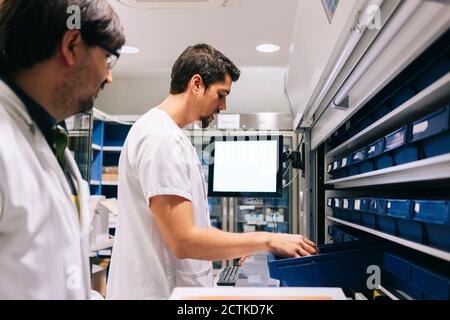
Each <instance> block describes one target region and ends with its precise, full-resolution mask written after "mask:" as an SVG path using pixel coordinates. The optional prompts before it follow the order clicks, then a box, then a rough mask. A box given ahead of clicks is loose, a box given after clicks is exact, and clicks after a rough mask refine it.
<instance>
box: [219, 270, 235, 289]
mask: <svg viewBox="0 0 450 320" xmlns="http://www.w3.org/2000/svg"><path fill="white" fill-rule="evenodd" d="M238 271H239V266H230V267H225V268H223V269H222V271H221V272H220V275H219V280H217V285H218V286H234V285H235V284H236V281H237V279H238V274H239V272H238Z"/></svg>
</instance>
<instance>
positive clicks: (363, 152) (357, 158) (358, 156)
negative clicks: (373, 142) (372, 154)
mask: <svg viewBox="0 0 450 320" xmlns="http://www.w3.org/2000/svg"><path fill="white" fill-rule="evenodd" d="M366 159H367V148H366V147H364V148H362V149H359V150H358V151H356V152H354V153H353V155H352V164H355V163H358V162H361V161H364V160H366Z"/></svg>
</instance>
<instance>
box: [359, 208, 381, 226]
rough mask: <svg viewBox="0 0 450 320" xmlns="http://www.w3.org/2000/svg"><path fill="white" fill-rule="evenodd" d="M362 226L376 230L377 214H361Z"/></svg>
mask: <svg viewBox="0 0 450 320" xmlns="http://www.w3.org/2000/svg"><path fill="white" fill-rule="evenodd" d="M360 216H361V222H362V225H363V226H365V227H369V228H372V229H375V227H376V225H377V221H376V217H375V214H374V213H372V212H360Z"/></svg>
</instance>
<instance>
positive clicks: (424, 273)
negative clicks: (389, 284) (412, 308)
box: [383, 252, 450, 300]
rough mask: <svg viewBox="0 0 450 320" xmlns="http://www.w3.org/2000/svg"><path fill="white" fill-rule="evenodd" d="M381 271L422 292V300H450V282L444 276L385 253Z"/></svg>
mask: <svg viewBox="0 0 450 320" xmlns="http://www.w3.org/2000/svg"><path fill="white" fill-rule="evenodd" d="M383 269H384V271H386V272H389V273H390V274H392V275H394V276H395V277H397V278H399V279H401V280H402V281H404V282H406V283H407V284H408V285H410V286H412V287H414V288H415V289H416V290H417V291H421V292H423V293H424V295H423V297H424V298H427V296H428V297H431V298H434V299H442V300H448V299H449V298H450V280H449V278H448V277H447V276H445V275H442V274H439V273H437V272H434V271H432V270H428V269H427V268H424V267H423V266H419V265H417V264H415V263H412V262H411V261H409V260H407V259H405V258H403V257H399V256H397V255H394V254H391V253H387V252H386V253H385V254H384V257H383Z"/></svg>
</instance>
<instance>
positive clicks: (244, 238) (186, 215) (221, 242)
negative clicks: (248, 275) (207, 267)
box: [149, 195, 317, 260]
mask: <svg viewBox="0 0 450 320" xmlns="http://www.w3.org/2000/svg"><path fill="white" fill-rule="evenodd" d="M149 207H150V209H151V210H152V212H153V215H154V217H155V219H156V222H157V224H158V227H159V229H160V231H161V234H162V236H163V239H164V242H165V243H166V245H167V246H168V247H169V248H170V250H171V251H172V253H173V254H174V255H175V256H176V257H177V258H179V259H198V260H227V259H235V258H239V257H242V256H246V255H251V254H254V253H257V252H264V251H270V252H273V253H275V254H277V255H280V256H284V257H300V256H306V255H311V254H315V253H317V249H316V247H315V245H314V243H312V242H311V241H309V240H307V239H305V238H304V237H303V236H301V235H290V234H273V233H267V232H252V233H229V232H224V231H221V230H218V229H214V228H200V227H197V226H196V225H195V221H194V215H193V209H192V203H191V202H190V201H188V200H186V199H184V198H182V197H178V196H169V195H164V196H155V197H152V198H151V199H150V200H149Z"/></svg>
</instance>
